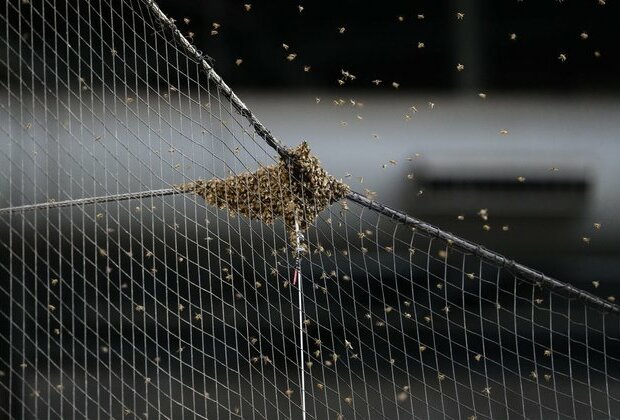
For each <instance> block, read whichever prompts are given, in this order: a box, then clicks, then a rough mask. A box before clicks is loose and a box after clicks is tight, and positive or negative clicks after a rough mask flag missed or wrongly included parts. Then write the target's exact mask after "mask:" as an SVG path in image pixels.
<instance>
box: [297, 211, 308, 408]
mask: <svg viewBox="0 0 620 420" xmlns="http://www.w3.org/2000/svg"><path fill="white" fill-rule="evenodd" d="M295 237H296V241H297V243H296V249H295V277H294V278H296V279H297V282H298V283H299V287H298V288H297V290H298V294H297V296H298V303H299V373H300V376H301V380H300V387H301V411H302V415H301V418H302V420H306V369H305V368H304V358H305V351H304V311H303V294H304V293H303V282H302V280H301V252H302V251H303V248H302V246H301V241H302V240H303V237H304V235H303V234H302V233H301V232H300V231H299V224H298V223H297V221H295Z"/></svg>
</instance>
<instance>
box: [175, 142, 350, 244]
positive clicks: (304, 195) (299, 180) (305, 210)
mask: <svg viewBox="0 0 620 420" xmlns="http://www.w3.org/2000/svg"><path fill="white" fill-rule="evenodd" d="M288 155H289V157H288V158H281V159H280V162H278V163H277V164H275V165H271V166H265V167H261V168H260V169H258V170H257V171H256V172H253V173H250V172H244V173H241V174H239V175H235V176H231V177H228V178H226V179H218V178H214V179H210V180H201V179H199V180H196V181H192V182H188V183H186V184H181V185H178V186H177V188H178V189H180V190H181V191H183V192H192V193H194V194H196V195H198V196H200V197H202V198H204V199H205V201H206V202H207V203H208V204H211V205H213V206H217V207H219V208H221V209H224V208H226V209H228V211H229V212H230V213H231V214H232V215H236V214H241V215H243V216H246V217H249V218H251V219H258V220H261V221H263V222H264V223H266V224H272V223H273V222H274V221H275V220H276V219H277V218H280V217H282V218H283V219H284V223H285V224H286V228H287V230H288V232H289V237H290V240H291V243H295V242H296V240H297V236H296V226H298V227H299V229H300V230H302V231H303V230H306V229H307V228H308V227H309V226H310V225H311V224H312V223H313V222H314V220H315V219H316V217H317V216H318V214H319V213H320V212H321V211H322V210H323V209H325V208H326V207H328V206H329V205H331V204H332V203H334V202H336V201H338V200H340V199H342V198H343V197H345V196H346V195H347V194H348V193H349V191H350V189H349V186H348V185H346V184H344V183H343V182H341V181H339V180H337V179H335V178H334V177H333V176H331V175H329V174H328V173H327V171H325V169H323V168H322V167H321V164H320V162H319V160H318V158H317V157H316V156H313V155H312V154H311V153H310V147H309V146H308V144H307V143H306V142H303V143H302V144H301V145H299V146H297V147H296V148H292V149H289V153H288Z"/></svg>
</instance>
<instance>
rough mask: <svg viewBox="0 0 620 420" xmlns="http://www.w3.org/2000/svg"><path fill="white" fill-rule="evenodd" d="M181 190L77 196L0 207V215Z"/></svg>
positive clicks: (137, 197)
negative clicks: (62, 199)
mask: <svg viewBox="0 0 620 420" xmlns="http://www.w3.org/2000/svg"><path fill="white" fill-rule="evenodd" d="M181 192H182V191H179V190H178V189H176V188H164V189H161V190H150V191H140V192H133V193H125V194H114V195H106V196H99V197H88V198H78V199H74V200H64V201H48V202H47V203H37V204H27V205H24V206H17V207H6V208H3V209H0V215H2V214H14V213H24V212H28V211H34V210H48V209H56V208H61V207H71V206H85V205H88V204H100V203H107V202H110V201H123V200H135V199H140V198H148V197H163V196H166V195H172V194H179V193H181Z"/></svg>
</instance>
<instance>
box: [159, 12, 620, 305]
mask: <svg viewBox="0 0 620 420" xmlns="http://www.w3.org/2000/svg"><path fill="white" fill-rule="evenodd" d="M159 3H160V5H161V7H162V9H163V10H165V11H166V12H167V13H168V14H170V15H172V16H173V17H174V18H176V20H177V25H178V27H179V28H180V29H181V31H182V32H183V33H184V34H186V35H187V36H189V37H191V38H192V39H193V40H194V42H195V43H196V44H197V46H199V48H200V49H202V51H203V52H205V53H207V54H208V55H209V56H210V57H211V58H212V59H213V63H214V66H215V68H216V70H217V71H218V72H219V73H220V74H221V75H222V76H223V78H224V79H225V80H226V81H227V82H228V84H229V85H230V86H231V87H232V88H233V89H235V90H236V91H237V93H238V94H239V96H240V97H241V98H242V100H244V101H245V102H246V103H247V104H248V105H249V106H250V108H251V109H252V110H253V112H254V113H256V114H257V115H258V117H259V119H261V121H262V122H263V123H264V124H265V125H266V126H267V127H268V128H269V129H270V130H272V132H273V133H274V134H275V135H276V137H278V138H279V139H280V140H282V141H283V142H284V143H285V144H287V145H291V146H292V145H294V144H297V143H299V142H300V141H301V140H302V139H304V140H308V141H309V142H310V144H311V145H312V147H313V149H314V151H315V152H316V153H317V154H318V155H319V156H320V158H321V160H322V162H323V164H324V165H325V166H326V167H327V168H328V170H329V171H330V172H331V173H332V174H334V175H335V176H337V177H343V178H345V180H346V181H347V182H348V183H349V184H350V185H351V186H352V187H353V188H354V189H355V190H357V191H360V192H365V191H366V190H368V191H369V192H370V193H371V194H372V192H376V193H377V195H376V198H377V199H378V200H380V201H382V202H384V203H386V204H388V205H390V206H392V207H394V208H397V209H402V210H405V211H407V212H408V213H410V214H411V215H414V216H416V217H419V218H422V219H424V220H426V221H429V222H432V223H434V224H437V225H438V226H439V227H441V228H443V229H447V230H450V231H452V232H454V233H456V234H458V235H461V236H463V237H465V238H467V239H470V240H473V241H476V242H479V243H481V244H483V245H485V246H488V247H490V248H492V249H494V250H496V251H498V252H501V253H504V254H506V255H507V256H509V257H510V258H514V259H516V260H518V261H521V262H524V263H526V264H529V265H532V266H533V267H535V268H537V269H540V270H543V271H545V272H546V273H547V274H549V275H552V276H556V277H558V278H561V279H562V280H564V281H568V282H572V283H575V284H580V286H581V287H584V288H586V289H588V290H593V286H592V284H591V282H592V281H599V282H600V285H601V289H600V290H598V291H597V294H598V293H602V294H605V293H607V291H613V290H614V289H616V290H617V284H618V283H617V281H618V279H617V275H616V273H617V272H618V271H620V258H619V257H620V246H619V245H618V238H619V234H620V230H619V229H620V228H619V227H618V224H617V223H616V215H617V214H619V213H620V195H619V194H618V186H617V180H618V179H619V178H620V165H618V164H617V160H618V157H620V142H619V139H618V136H619V134H618V133H619V131H620V123H619V122H618V116H619V115H620V100H619V99H620V90H619V87H620V80H619V78H618V74H620V56H619V54H618V52H619V51H618V44H617V40H618V39H620V30H619V29H618V25H617V16H618V12H620V10H619V9H620V6H619V5H618V3H617V2H615V1H605V0H587V1H586V0H579V1H575V0H572V1H568V0H567V1H561V0H557V1H556V0H544V1H519V0H510V1H492V0H480V1H479V0H476V1H474V0H462V1H442V2H437V1H391V2H384V3H381V4H379V3H376V2H359V1H338V2H332V1H318V0H317V1H312V2H300V3H299V4H296V3H294V2H284V1H269V2H267V1H261V2H251V3H250V0H248V3H246V4H244V3H243V2H230V1H223V0H219V1H218V0H216V1H209V2H208V4H204V5H201V6H200V7H196V3H195V2H193V1H185V0H175V1H170V0H162V1H160V2H159ZM481 210H482V211H481ZM485 219H486V220H485ZM614 282H616V284H615V286H614V285H613V284H614Z"/></svg>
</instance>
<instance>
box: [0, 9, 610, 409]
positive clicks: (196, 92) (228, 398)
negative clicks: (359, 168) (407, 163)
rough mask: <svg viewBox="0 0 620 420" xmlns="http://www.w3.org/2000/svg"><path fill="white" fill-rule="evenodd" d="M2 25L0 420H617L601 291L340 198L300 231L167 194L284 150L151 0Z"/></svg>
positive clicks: (45, 13) (262, 162)
mask: <svg viewBox="0 0 620 420" xmlns="http://www.w3.org/2000/svg"><path fill="white" fill-rule="evenodd" d="M0 21H1V22H2V25H1V29H2V35H0V180H1V181H0V188H1V190H0V191H1V194H0V232H1V235H2V239H1V240H0V245H1V248H0V249H1V250H0V296H1V297H0V299H1V301H2V305H1V306H0V417H4V418H63V419H64V418H146V417H151V418H153V417H155V418H207V417H208V418H269V419H272V418H302V417H304V416H305V417H306V418H329V419H333V418H337V419H342V418H372V419H374V418H390V419H391V418H438V417H444V418H468V419H482V418H508V417H510V418H525V417H526V418H551V417H554V418H580V419H581V418H613V417H615V418H617V417H620V397H619V396H618V395H620V394H619V391H620V374H619V373H618V372H620V318H619V317H618V314H619V313H620V310H619V308H618V307H617V306H616V305H614V304H613V303H609V302H605V301H603V300H601V299H598V298H595V297H593V296H591V295H589V294H587V293H584V292H581V291H579V290H576V289H574V288H572V287H570V286H568V285H566V284H563V283H560V282H558V281H555V280H553V279H550V278H548V277H545V276H543V275H542V274H539V273H536V272H534V271H532V270H529V269H527V268H525V267H523V266H520V265H518V264H515V263H513V262H511V261H509V260H506V259H504V258H502V257H500V256H498V255H496V254H494V253H492V252H490V251H488V250H485V249H483V248H481V247H478V246H476V245H474V244H471V243H469V242H466V241H463V240H461V239H459V238H456V237H453V236H451V235H449V234H447V233H445V232H442V231H440V230H438V229H436V228H433V227H432V226H429V225H427V224H425V223H423V222H420V221H418V220H416V219H413V218H410V217H408V216H405V215H403V214H401V213H398V212H395V211H393V210H391V209H389V208H386V207H384V206H382V205H380V204H377V203H374V202H371V201H370V200H367V199H365V198H364V197H362V196H360V195H359V194H356V193H354V192H351V193H349V194H348V199H346V200H339V201H337V202H336V203H334V204H332V205H330V206H329V207H327V208H326V209H324V210H323V211H322V212H321V213H320V215H319V217H318V218H317V220H316V221H314V223H310V227H309V228H308V229H306V230H304V231H303V232H298V231H296V232H295V233H300V234H301V233H303V235H304V238H303V246H300V245H301V243H298V244H295V243H292V241H291V235H290V233H291V232H290V229H291V227H292V226H291V223H288V224H287V223H284V221H283V220H281V218H277V219H276V220H275V221H274V222H273V223H264V222H263V221H261V220H258V219H256V218H248V217H246V216H242V215H234V214H231V212H229V210H228V208H226V206H222V208H220V206H219V205H217V203H210V204H208V203H207V202H205V200H204V199H203V198H201V197H199V196H196V195H194V194H190V193H183V192H182V191H180V189H179V188H178V187H177V186H178V185H182V184H186V183H191V182H193V181H196V180H199V179H206V180H209V179H227V178H229V177H231V176H237V175H240V174H244V173H246V174H247V173H256V171H259V170H260V168H263V167H266V166H269V165H274V164H277V162H278V161H279V159H280V158H281V157H282V156H284V158H286V156H287V151H286V149H284V148H282V147H281V146H280V145H279V143H277V142H276V141H275V139H274V138H273V137H272V136H271V135H270V134H269V132H267V131H266V130H265V129H264V127H263V126H262V125H260V123H259V122H258V121H257V120H256V119H255V118H254V117H253V115H252V114H251V113H250V112H249V111H248V110H247V108H245V106H244V105H243V104H242V103H241V102H240V101H239V100H238V99H237V98H236V96H234V94H232V92H231V91H230V89H229V88H228V87H227V86H226V85H225V84H223V82H222V81H221V79H220V78H219V77H218V76H217V74H215V73H214V72H213V71H212V70H211V67H210V66H209V64H208V63H207V61H205V60H204V57H203V56H202V54H201V53H200V52H199V51H198V50H196V49H195V48H194V47H192V46H191V44H190V43H189V42H188V41H187V39H185V38H184V37H183V36H182V34H181V33H180V32H178V31H177V30H176V28H175V26H174V24H173V22H171V21H170V20H169V19H168V18H166V17H165V15H163V14H162V13H161V12H160V11H159V9H158V8H157V7H156V6H155V5H154V4H153V3H152V2H150V1H148V0H123V1H120V0H118V1H111V0H91V1H78V0H75V1H72V0H37V1H34V0H30V1H28V0H25V1H24V0H8V1H7V2H5V4H4V6H3V10H2V11H1V12H0ZM274 149H275V151H276V152H278V153H279V154H280V155H279V156H278V155H277V154H276V153H275V152H274ZM288 175H289V180H288V181H287V180H286V179H285V178H279V180H280V181H278V183H277V185H278V188H280V189H283V190H285V191H286V194H288V195H292V196H296V197H304V196H305V197H308V196H307V195H304V194H308V191H303V188H302V187H303V186H306V185H307V184H305V183H304V182H303V180H299V179H296V177H299V176H303V174H301V175H300V174H299V173H296V172H291V173H289V174H288ZM245 176H246V179H248V178H247V177H248V176H249V177H250V178H251V175H245ZM300 186H301V187H300ZM300 188H301V189H300ZM270 189H273V185H272V183H271V182H268V183H267V189H266V190H265V191H263V190H260V191H258V192H257V193H256V194H257V195H258V196H259V197H263V198H262V199H260V200H259V203H256V202H255V201H252V202H249V201H250V200H251V199H254V198H255V194H245V195H239V194H236V193H237V192H236V191H230V194H231V195H232V196H234V197H235V200H237V201H236V203H237V204H243V203H240V202H239V200H242V201H243V199H245V200H247V201H248V202H247V203H245V204H247V206H248V207H252V206H256V205H258V206H259V207H260V206H264V205H267V204H265V203H269V205H270V206H279V205H281V206H287V205H288V204H287V203H276V202H275V201H273V200H269V199H268V198H269V197H273V194H274V192H273V191H271V190H270ZM311 193H316V194H324V193H325V191H323V190H320V189H319V190H317V191H312V192H311ZM223 195H224V196H226V190H224V192H223ZM288 195H286V196H288ZM240 197H241V198H240ZM331 198H334V199H335V198H337V197H331ZM330 201H333V200H330ZM224 202H225V203H224V204H226V202H229V200H228V201H227V200H224ZM212 204H216V205H212ZM252 208H256V207H252ZM258 210H259V212H260V210H261V209H260V208H259V209H258ZM273 210H274V211H273V213H274V214H279V215H282V214H287V211H288V212H290V211H291V209H290V208H284V209H273ZM293 210H295V211H304V208H303V207H301V208H300V205H299V203H297V204H296V207H294V209H293ZM296 214H299V213H296ZM250 215H251V214H250ZM311 219H313V217H311V218H309V219H308V220H311ZM304 220H306V219H304ZM297 227H299V226H297ZM294 237H296V236H294Z"/></svg>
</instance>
